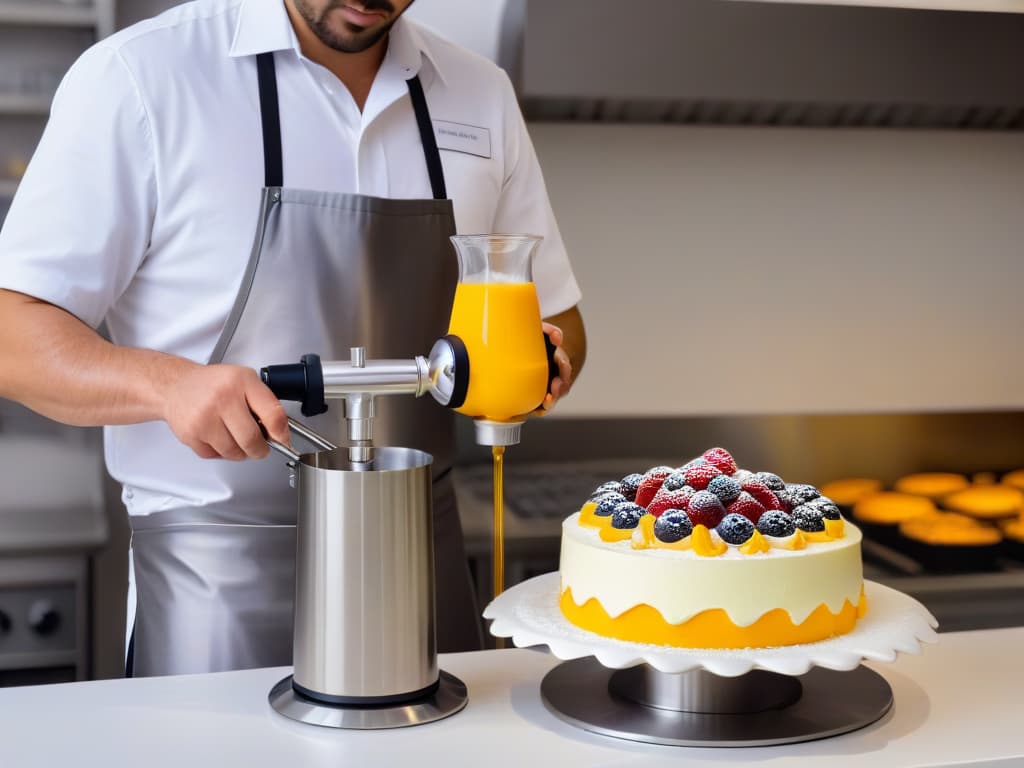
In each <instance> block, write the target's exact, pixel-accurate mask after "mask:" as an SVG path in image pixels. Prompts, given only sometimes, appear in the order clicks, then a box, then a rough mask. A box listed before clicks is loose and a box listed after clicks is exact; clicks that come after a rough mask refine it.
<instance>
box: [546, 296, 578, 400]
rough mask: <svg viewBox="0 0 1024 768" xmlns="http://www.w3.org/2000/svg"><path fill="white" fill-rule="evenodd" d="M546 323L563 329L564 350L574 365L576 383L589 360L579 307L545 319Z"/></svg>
mask: <svg viewBox="0 0 1024 768" xmlns="http://www.w3.org/2000/svg"><path fill="white" fill-rule="evenodd" d="M545 321H546V322H549V323H551V324H552V325H557V326H558V327H559V328H560V329H561V331H562V349H564V350H565V351H566V354H568V355H569V362H570V363H572V380H573V381H575V380H576V377H577V376H579V375H580V371H581V370H583V364H584V362H586V359H587V332H586V329H585V328H584V327H583V316H582V315H581V314H580V310H579V307H573V308H572V309H567V310H566V311H565V312H559V313H558V314H557V315H552V316H551V317H548V318H545ZM571 383H572V382H570V384H571Z"/></svg>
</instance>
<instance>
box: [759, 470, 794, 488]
mask: <svg viewBox="0 0 1024 768" xmlns="http://www.w3.org/2000/svg"><path fill="white" fill-rule="evenodd" d="M754 477H756V478H757V479H758V480H760V481H761V482H762V483H764V484H765V485H766V486H767V487H768V490H770V491H781V490H784V489H785V488H786V484H785V483H784V482H783V480H782V478H781V477H779V476H778V475H774V474H772V473H771V472H758V473H757V474H756V475H754Z"/></svg>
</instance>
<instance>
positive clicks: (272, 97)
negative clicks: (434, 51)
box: [256, 53, 448, 200]
mask: <svg viewBox="0 0 1024 768" xmlns="http://www.w3.org/2000/svg"><path fill="white" fill-rule="evenodd" d="M256 74H257V78H258V80H259V89H260V118H261V120H262V125H263V169H264V171H263V172H264V185H265V186H267V187H281V186H284V162H283V160H282V151H281V114H280V107H279V106H278V100H277V70H276V69H275V67H274V54H273V53H261V54H258V55H257V56H256ZM406 83H407V85H408V86H409V97H410V98H411V99H412V107H413V111H414V112H415V113H416V125H417V127H418V128H419V131H420V141H422V142H423V154H424V157H425V158H426V161H427V173H428V174H429V175H430V189H431V192H432V193H433V195H434V199H435V200H447V199H448V190H447V188H446V186H445V183H444V168H443V167H442V166H441V153H440V152H439V151H438V149H437V139H436V138H435V136H434V125H433V123H432V122H431V119H430V110H429V109H428V108H427V99H426V97H425V96H424V95H423V85H422V84H421V83H420V79H419V76H416V77H413V78H411V79H410V80H407V81H406Z"/></svg>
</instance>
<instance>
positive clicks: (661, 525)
mask: <svg viewBox="0 0 1024 768" xmlns="http://www.w3.org/2000/svg"><path fill="white" fill-rule="evenodd" d="M691 533H693V523H691V522H690V518H689V517H688V516H687V515H686V513H685V512H683V511H682V510H681V509H666V510H665V511H664V512H662V513H661V516H660V517H659V518H658V519H657V520H655V521H654V537H655V538H656V539H657V540H658V541H663V542H665V543H666V544H671V543H672V542H673V541H679V540H680V539H685V538H686V537H687V536H689V535H690V534H691Z"/></svg>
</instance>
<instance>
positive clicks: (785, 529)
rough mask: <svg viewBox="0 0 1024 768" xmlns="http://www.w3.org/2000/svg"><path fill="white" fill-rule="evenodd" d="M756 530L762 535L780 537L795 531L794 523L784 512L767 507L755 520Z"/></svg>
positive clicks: (790, 534)
mask: <svg viewBox="0 0 1024 768" xmlns="http://www.w3.org/2000/svg"><path fill="white" fill-rule="evenodd" d="M757 530H758V531H760V532H761V534H762V535H764V536H775V537H776V538H780V539H781V538H785V537H786V536H792V535H793V534H794V533H796V523H795V522H794V521H793V518H792V517H790V516H789V515H787V514H786V513H785V512H779V511H778V510H777V509H769V510H768V511H767V512H765V513H764V514H763V515H761V518H760V519H759V520H758V521H757Z"/></svg>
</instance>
